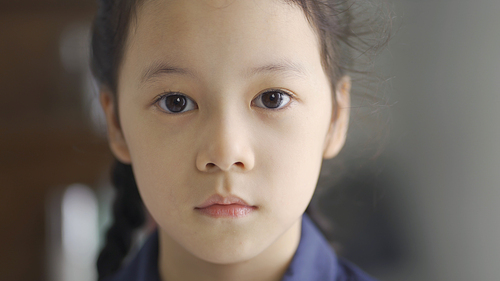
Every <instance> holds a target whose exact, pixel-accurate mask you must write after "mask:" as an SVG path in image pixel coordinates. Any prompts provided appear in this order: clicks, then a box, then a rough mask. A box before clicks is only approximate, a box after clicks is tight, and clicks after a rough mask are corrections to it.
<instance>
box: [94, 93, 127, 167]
mask: <svg viewBox="0 0 500 281" xmlns="http://www.w3.org/2000/svg"><path fill="white" fill-rule="evenodd" d="M100 101H101V106H102V109H103V110H104V115H105V116H106V124H107V127H108V141H109V147H110V148H111V152H113V154H114V155H115V157H116V158H117V159H118V160H119V161H120V162H122V163H125V164H130V163H131V159H130V153H129V150H128V146H127V143H126V142H125V138H124V137H123V132H122V129H121V127H120V123H119V122H118V120H117V118H118V115H117V114H116V113H115V112H116V109H115V103H114V99H113V95H112V94H111V93H110V92H108V91H105V90H102V89H101V94H100Z"/></svg>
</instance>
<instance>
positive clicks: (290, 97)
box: [154, 89, 296, 114]
mask: <svg viewBox="0 0 500 281" xmlns="http://www.w3.org/2000/svg"><path fill="white" fill-rule="evenodd" d="M272 92H277V93H280V94H281V95H282V96H286V98H288V102H286V104H285V105H283V106H281V104H280V106H281V107H277V108H271V107H261V106H257V107H259V108H262V109H268V110H271V111H280V110H284V109H286V108H287V107H289V105H290V103H292V102H293V101H294V100H295V99H296V98H295V95H294V94H292V93H290V92H288V91H286V90H282V89H267V90H265V91H263V92H261V93H259V94H258V95H257V97H256V98H254V99H253V100H252V105H255V101H256V100H257V99H259V97H260V98H261V97H262V96H263V95H264V94H266V93H272ZM170 96H182V97H184V98H185V99H186V100H188V102H187V103H189V102H191V103H194V105H195V108H193V109H191V110H194V109H196V108H198V105H197V104H196V102H195V101H194V100H193V99H191V98H190V97H188V96H187V95H184V94H182V93H180V92H174V91H168V92H165V93H163V94H161V95H158V96H157V97H156V98H155V100H154V104H155V105H156V106H158V107H159V108H160V110H161V111H163V112H166V113H168V114H181V113H185V112H189V111H191V110H188V111H182V112H171V111H169V110H166V109H164V108H162V106H161V105H160V102H162V101H163V100H164V99H166V98H168V97H170ZM282 100H283V97H282ZM260 103H262V101H261V102H260ZM184 109H185V107H184V108H183V109H182V110H184Z"/></svg>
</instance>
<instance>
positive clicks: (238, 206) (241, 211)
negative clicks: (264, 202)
mask: <svg viewBox="0 0 500 281" xmlns="http://www.w3.org/2000/svg"><path fill="white" fill-rule="evenodd" d="M194 209H195V210H196V211H198V212H200V213H201V214H203V215H207V216H210V217H213V218H222V217H228V218H241V217H245V216H247V215H249V214H251V213H252V212H253V211H254V210H256V209H257V207H256V206H251V205H249V204H248V203H247V202H245V200H243V199H241V198H239V197H237V196H233V195H231V196H227V197H223V196H221V195H219V194H215V195H212V196H210V197H209V198H208V199H207V200H205V202H203V203H202V204H201V205H199V206H197V207H195V208H194Z"/></svg>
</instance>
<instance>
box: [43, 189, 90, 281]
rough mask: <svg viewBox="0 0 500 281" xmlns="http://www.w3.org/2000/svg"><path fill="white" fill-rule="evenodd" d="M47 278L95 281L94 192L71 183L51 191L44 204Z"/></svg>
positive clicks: (54, 280) (61, 280) (65, 280)
mask: <svg viewBox="0 0 500 281" xmlns="http://www.w3.org/2000/svg"><path fill="white" fill-rule="evenodd" d="M47 207H48V208H47V211H48V212H47V214H48V217H47V219H48V231H49V233H48V234H47V238H48V241H47V242H48V254H49V257H48V262H49V265H48V266H49V272H48V275H49V276H48V277H49V278H48V279H49V280H53V281H70V280H71V281H90V280H96V277H97V275H96V269H95V262H96V254H97V250H98V243H99V241H98V240H99V239H98V204H97V199H96V196H95V194H94V191H93V190H92V189H90V188H89V187H88V186H86V185H83V184H72V185H70V186H68V187H67V188H65V190H64V191H63V192H62V194H61V193H59V194H57V193H54V194H52V196H51V197H50V198H49V201H48V205H47Z"/></svg>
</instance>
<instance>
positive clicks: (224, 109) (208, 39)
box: [101, 0, 349, 263]
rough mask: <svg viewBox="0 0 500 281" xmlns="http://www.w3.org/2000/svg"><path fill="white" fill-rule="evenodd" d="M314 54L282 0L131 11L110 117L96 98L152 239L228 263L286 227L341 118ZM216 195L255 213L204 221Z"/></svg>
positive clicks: (344, 117)
mask: <svg viewBox="0 0 500 281" xmlns="http://www.w3.org/2000/svg"><path fill="white" fill-rule="evenodd" d="M319 50H320V48H319V44H318V38H317V37H316V34H315V32H314V30H313V28H312V27H311V25H310V24H309V22H308V21H307V19H306V17H305V15H304V13H303V11H302V10H301V9H300V8H298V7H295V6H293V5H289V4H286V3H284V2H282V1H269V0H253V1H241V0H240V1H238V0H236V1H208V0H206V1H195V0H182V1H181V0H179V1H156V0H153V1H145V3H144V4H143V5H142V6H141V7H139V8H138V10H137V19H136V20H135V21H134V20H132V21H131V26H130V30H129V36H128V40H127V45H126V47H125V50H124V56H123V61H122V64H121V68H120V71H119V79H118V93H117V95H118V112H119V122H116V120H113V118H114V117H113V116H114V115H113V110H114V108H113V103H112V100H111V97H110V96H109V95H108V94H107V93H105V92H104V93H103V95H102V99H101V101H102V102H103V107H104V109H105V111H106V114H107V118H108V126H109V134H110V143H111V148H112V150H113V152H114V154H115V155H116V157H117V158H118V159H120V160H121V161H122V162H126V163H127V162H128V163H131V164H132V167H133V170H134V174H135V177H136V180H137V184H138V187H139V191H140V194H141V196H142V198H143V200H144V203H145V205H146V207H147V208H148V210H149V211H150V213H151V215H152V216H153V217H154V219H155V220H156V222H157V223H158V225H159V227H160V229H161V232H162V235H165V237H169V239H171V240H172V241H174V242H175V243H176V244H177V245H179V246H180V248H182V249H184V250H186V251H187V252H189V253H190V254H192V255H194V256H196V257H198V258H201V259H203V260H206V261H210V262H214V263H232V262H236V261H243V260H248V259H250V258H252V257H254V256H256V255H258V254H259V253H262V252H263V251H264V250H265V249H267V248H268V247H269V246H270V245H272V244H273V243H275V241H278V240H279V238H280V237H282V236H283V235H284V234H286V233H287V232H289V231H291V229H292V228H293V226H295V228H294V229H295V230H297V227H299V226H300V218H301V215H302V213H303V212H304V210H305V208H306V207H307V205H308V203H309V201H310V199H311V197H312V195H313V192H314V189H315V186H316V183H317V179H318V175H319V171H320V166H321V163H322V158H323V157H333V156H335V155H336V153H337V152H338V150H339V149H340V148H341V146H342V145H343V142H344V138H345V130H346V129H345V128H346V127H347V121H348V111H347V107H348V104H349V98H348V91H349V81H348V79H344V80H341V83H340V84H339V85H340V86H341V87H340V88H339V89H337V90H336V91H335V93H336V94H337V99H338V103H340V104H339V105H340V108H339V115H338V116H339V117H338V116H332V89H331V88H330V86H329V81H328V78H327V76H326V75H325V72H324V71H323V68H322V65H321V58H320V51H319ZM342 81H343V82H342ZM169 93H172V94H173V95H174V96H171V97H167V96H166V95H169ZM332 120H333V123H332ZM118 123H119V124H120V127H118V125H117V124H118ZM332 124H333V125H332ZM216 194H218V195H221V196H222V197H227V196H237V197H239V198H241V199H243V200H245V201H246V202H247V203H248V204H249V205H251V206H254V210H253V211H252V212H250V213H249V214H247V215H245V216H241V217H237V218H234V217H218V218H215V217H211V216H208V215H205V214H203V213H202V212H200V211H199V210H198V209H197V207H199V206H200V205H202V204H203V202H204V201H205V200H207V198H209V197H211V196H212V195H216Z"/></svg>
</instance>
